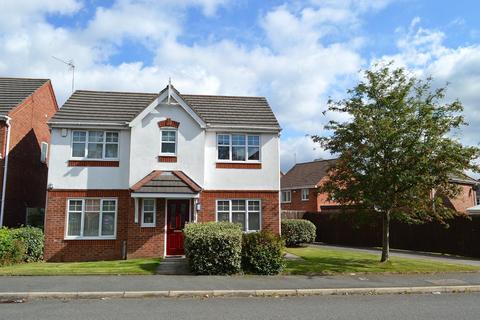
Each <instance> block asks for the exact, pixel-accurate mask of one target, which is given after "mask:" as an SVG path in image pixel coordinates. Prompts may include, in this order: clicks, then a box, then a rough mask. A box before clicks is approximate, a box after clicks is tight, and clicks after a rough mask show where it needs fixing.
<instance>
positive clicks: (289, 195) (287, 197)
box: [282, 190, 292, 203]
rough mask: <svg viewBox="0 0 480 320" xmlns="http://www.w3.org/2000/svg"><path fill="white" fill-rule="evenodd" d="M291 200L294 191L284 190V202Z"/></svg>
mask: <svg viewBox="0 0 480 320" xmlns="http://www.w3.org/2000/svg"><path fill="white" fill-rule="evenodd" d="M291 201H292V192H291V191H290V190H288V191H282V203H289V202H291Z"/></svg>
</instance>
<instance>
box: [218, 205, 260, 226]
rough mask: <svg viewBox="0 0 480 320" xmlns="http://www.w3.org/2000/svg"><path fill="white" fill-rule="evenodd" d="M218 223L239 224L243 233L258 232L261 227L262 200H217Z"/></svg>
mask: <svg viewBox="0 0 480 320" xmlns="http://www.w3.org/2000/svg"><path fill="white" fill-rule="evenodd" d="M217 221H227V222H232V223H239V224H240V225H241V226H242V230H243V231H247V232H248V231H258V230H260V226H261V222H260V221H261V204H260V200H239V199H232V200H217Z"/></svg>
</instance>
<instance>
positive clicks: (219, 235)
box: [184, 222, 242, 275]
mask: <svg viewBox="0 0 480 320" xmlns="http://www.w3.org/2000/svg"><path fill="white" fill-rule="evenodd" d="M184 234H185V255H186V256H187V259H188V263H189V266H190V270H191V271H192V272H194V273H197V274H210V275H212V274H234V273H237V272H239V271H240V267H241V253H242V230H241V227H240V225H238V224H233V223H229V222H207V223H190V224H188V225H187V226H186V227H185V229H184Z"/></svg>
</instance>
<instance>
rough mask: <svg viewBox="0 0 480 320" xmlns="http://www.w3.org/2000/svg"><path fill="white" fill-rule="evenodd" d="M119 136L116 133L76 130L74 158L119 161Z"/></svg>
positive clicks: (73, 139) (73, 144) (73, 136)
mask: <svg viewBox="0 0 480 320" xmlns="http://www.w3.org/2000/svg"><path fill="white" fill-rule="evenodd" d="M118 140H119V135H118V132H116V131H99V130H89V131H87V130H74V131H73V132H72V158H75V159H92V160H117V159H118V145H119V143H118Z"/></svg>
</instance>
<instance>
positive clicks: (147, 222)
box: [142, 199, 156, 227]
mask: <svg viewBox="0 0 480 320" xmlns="http://www.w3.org/2000/svg"><path fill="white" fill-rule="evenodd" d="M155 207H156V206H155V199H143V200H142V227H155Z"/></svg>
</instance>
